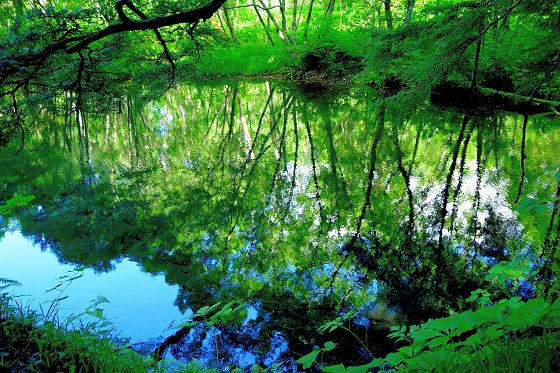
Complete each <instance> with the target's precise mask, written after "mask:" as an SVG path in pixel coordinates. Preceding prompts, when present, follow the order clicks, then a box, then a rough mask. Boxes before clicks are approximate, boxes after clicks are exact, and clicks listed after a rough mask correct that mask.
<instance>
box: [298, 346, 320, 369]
mask: <svg viewBox="0 0 560 373" xmlns="http://www.w3.org/2000/svg"><path fill="white" fill-rule="evenodd" d="M319 352H321V349H320V348H318V349H316V350H313V351H311V352H310V353H308V354H307V355H304V356H302V357H300V358H299V359H297V360H296V363H298V364H301V365H302V366H303V369H309V367H311V365H313V363H314V362H315V359H317V355H319Z"/></svg>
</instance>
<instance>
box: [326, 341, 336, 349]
mask: <svg viewBox="0 0 560 373" xmlns="http://www.w3.org/2000/svg"><path fill="white" fill-rule="evenodd" d="M335 347H336V343H334V342H331V341H328V342H325V347H324V348H323V351H331V350H333V349H334V348H335Z"/></svg>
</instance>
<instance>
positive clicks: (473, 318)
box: [375, 297, 560, 371]
mask: <svg viewBox="0 0 560 373" xmlns="http://www.w3.org/2000/svg"><path fill="white" fill-rule="evenodd" d="M559 314H560V300H557V301H556V302H554V303H553V304H550V303H547V302H546V301H544V300H543V299H532V300H529V301H527V302H523V301H521V298H518V297H517V298H512V299H509V300H501V301H499V302H496V303H495V304H492V305H490V306H487V307H482V308H479V309H477V310H476V311H466V312H462V313H458V314H455V315H452V316H450V317H447V318H442V319H435V320H430V321H428V322H426V323H424V324H421V325H417V326H410V327H394V328H393V333H392V334H391V336H392V337H393V338H395V339H397V340H399V341H408V342H409V343H410V344H409V345H407V346H405V347H401V348H400V349H399V350H398V351H397V352H395V353H391V354H389V355H387V356H386V357H385V358H384V359H382V360H378V361H376V362H375V366H385V367H389V368H394V369H408V370H411V371H417V370H422V369H436V370H445V369H452V367H455V368H458V369H462V370H468V367H474V366H486V367H489V368H491V369H505V368H509V369H512V368H515V369H514V370H515V371H518V370H517V369H521V368H522V367H524V366H526V365H527V364H528V363H530V364H531V365H530V366H533V367H534V366H537V365H539V366H548V367H549V369H551V367H552V366H553V365H554V364H558V357H557V356H556V349H558V348H559V347H560V318H558V315H559ZM513 346H525V347H527V348H528V350H515V353H511V350H510V353H509V354H506V353H505V351H507V350H508V349H510V348H512V347H513ZM534 353H538V355H537V356H538V358H540V357H544V358H545V361H544V362H542V361H540V362H539V361H538V358H535V357H533V356H532V354H534ZM541 364H542V365H541Z"/></svg>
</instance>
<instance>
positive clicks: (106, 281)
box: [0, 231, 184, 342]
mask: <svg viewBox="0 0 560 373" xmlns="http://www.w3.org/2000/svg"><path fill="white" fill-rule="evenodd" d="M0 257H1V258H2V260H1V261H0V273H1V274H2V277H4V278H10V279H17V280H18V282H19V283H20V284H21V286H18V287H17V288H15V289H13V290H14V293H15V294H18V295H20V296H21V297H18V298H19V301H20V302H22V303H23V304H29V305H30V306H31V307H32V308H34V309H39V307H38V306H39V305H42V307H43V309H44V310H45V311H46V310H47V309H48V308H49V306H50V304H51V302H53V301H54V300H55V299H57V298H60V297H62V296H68V298H67V299H65V300H62V301H61V302H60V303H59V304H58V306H57V310H58V316H59V318H60V319H61V320H64V319H66V318H67V317H70V316H71V315H76V314H78V313H81V312H84V310H85V309H86V308H87V307H88V306H90V305H91V304H92V301H93V300H94V299H95V298H97V297H98V296H99V295H103V296H104V297H106V298H107V299H108V300H109V301H110V303H105V304H103V305H102V306H101V308H103V310H104V315H105V316H106V317H107V318H108V319H109V321H111V322H112V323H113V324H114V325H115V326H116V327H117V328H118V329H119V330H120V331H121V335H122V336H123V337H125V336H126V337H129V338H130V340H131V342H138V341H145V340H148V339H151V338H156V337H159V336H160V335H162V334H170V331H167V329H168V327H169V326H170V325H174V324H175V323H176V321H179V320H181V319H183V318H184V315H183V314H182V313H181V312H180V311H179V310H178V309H177V306H175V304H174V301H175V297H176V295H177V291H178V288H179V287H178V286H177V285H169V284H166V283H165V280H164V278H163V276H161V275H159V276H154V275H150V274H147V273H145V272H144V271H142V268H141V267H140V266H139V265H138V264H137V263H134V262H133V261H131V260H129V259H123V260H121V261H120V262H119V263H115V266H114V270H113V271H111V272H106V273H95V272H94V271H93V270H91V269H85V270H83V271H79V272H76V271H75V269H76V266H75V265H70V264H61V263H60V262H59V261H58V259H57V258H56V256H55V255H53V254H52V253H50V252H48V251H42V250H41V249H40V248H39V247H38V245H34V244H33V243H32V242H30V241H29V240H28V239H26V238H25V237H23V236H22V235H21V233H19V232H18V231H15V232H8V233H6V235H5V236H4V237H3V238H2V239H1V240H0ZM77 276H79V278H77V279H76V280H73V281H71V282H63V281H64V280H67V279H69V278H72V277H77ZM59 284H62V285H61V286H59ZM55 287H56V289H55V290H51V289H53V288H55ZM48 290H51V291H49V292H47V291H48Z"/></svg>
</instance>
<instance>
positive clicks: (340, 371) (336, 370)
mask: <svg viewBox="0 0 560 373" xmlns="http://www.w3.org/2000/svg"><path fill="white" fill-rule="evenodd" d="M323 372H327V373H346V372H348V371H347V370H346V368H345V367H344V365H342V364H338V365H331V366H328V367H324V368H323Z"/></svg>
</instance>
